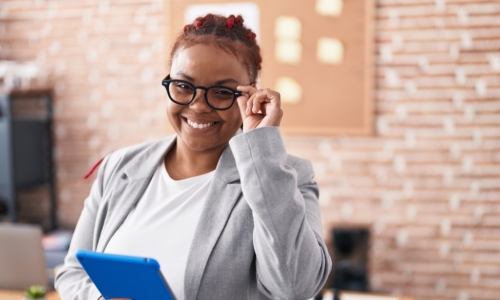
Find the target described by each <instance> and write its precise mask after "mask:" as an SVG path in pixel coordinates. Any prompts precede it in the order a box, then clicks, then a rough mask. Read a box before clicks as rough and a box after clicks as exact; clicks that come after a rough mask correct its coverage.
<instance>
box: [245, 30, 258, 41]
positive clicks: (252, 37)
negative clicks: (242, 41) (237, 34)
mask: <svg viewBox="0 0 500 300" xmlns="http://www.w3.org/2000/svg"><path fill="white" fill-rule="evenodd" d="M256 37H257V35H256V34H255V33H253V32H249V33H247V38H249V39H252V40H255V38H256Z"/></svg>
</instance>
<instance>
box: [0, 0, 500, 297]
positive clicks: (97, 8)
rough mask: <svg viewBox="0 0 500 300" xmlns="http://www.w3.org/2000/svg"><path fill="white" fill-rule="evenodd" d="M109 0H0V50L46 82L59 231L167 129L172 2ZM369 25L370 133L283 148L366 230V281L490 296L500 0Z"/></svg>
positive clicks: (335, 214)
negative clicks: (92, 173)
mask: <svg viewBox="0 0 500 300" xmlns="http://www.w3.org/2000/svg"><path fill="white" fill-rule="evenodd" d="M107 3H108V2H105V1H97V0H94V1H76V0H74V1H50V2H49V1H2V2H1V3H0V46H1V48H0V58H1V59H10V60H18V61H31V60H35V61H37V62H38V63H39V64H41V65H43V66H45V68H46V70H47V71H48V76H47V83H46V84H47V85H49V86H53V87H54V88H55V108H56V116H55V118H56V120H55V121H56V128H55V135H56V142H57V148H56V153H57V156H56V162H57V172H58V173H57V184H58V196H59V221H60V224H61V225H63V226H67V227H71V226H74V224H75V222H76V220H77V218H78V215H79V213H80V211H81V209H82V207H83V200H84V198H85V196H86V195H87V193H88V191H89V188H90V184H91V182H90V181H87V182H85V183H83V184H81V185H76V182H77V181H78V179H79V178H80V177H81V176H82V175H83V174H84V173H85V172H86V171H87V170H88V168H90V166H91V165H92V164H93V162H95V161H96V160H97V159H98V158H99V157H100V156H102V155H104V154H106V153H109V152H110V151H112V150H113V149H117V148H119V147H122V146H125V145H130V144H133V143H137V142H141V141H145V140H150V139H153V138H159V137H162V136H164V135H165V134H166V132H167V128H168V125H167V123H166V120H165V118H164V109H165V101H166V98H165V94H164V90H163V88H162V87H161V86H160V84H159V83H160V80H161V79H162V78H163V76H164V75H165V73H166V68H165V66H166V58H167V55H166V54H167V53H168V43H169V41H170V38H171V37H168V36H165V35H166V34H165V33H166V32H168V30H167V28H168V27H167V26H169V22H168V20H167V19H168V18H167V16H168V14H170V13H171V12H169V11H168V7H169V5H166V2H165V3H164V2H163V1H153V2H151V1H141V0H136V1H114V2H113V3H111V5H107ZM374 21H375V28H376V41H375V43H376V45H375V48H376V53H375V55H376V57H375V62H376V63H375V74H374V80H375V85H376V87H375V100H374V101H375V105H374V107H375V112H374V114H375V117H374V119H375V128H376V129H375V133H374V135H373V136H372V137H347V136H345V137H323V138H321V137H314V138H313V137H286V138H285V140H286V144H287V147H288V149H289V151H290V152H291V153H293V154H297V155H300V156H303V157H306V158H309V159H311V160H312V161H313V163H314V166H315V171H316V173H317V180H318V182H319V183H320V185H321V199H320V201H321V206H322V211H323V219H324V224H325V228H328V227H329V226H332V225H335V224H347V225H366V226H369V227H371V229H372V241H373V243H372V249H371V256H370V258H371V284H372V287H373V288H374V289H375V290H379V291H388V292H394V293H404V294H409V295H414V296H416V297H417V299H458V300H467V299H498V298H499V295H500V285H499V278H500V251H499V249H500V29H499V28H500V2H498V1H475V0H447V1H444V0H439V1H438V0H436V1H434V0H378V1H377V2H376V11H375V20H374ZM264 68H265V66H264ZM39 84H43V82H39Z"/></svg>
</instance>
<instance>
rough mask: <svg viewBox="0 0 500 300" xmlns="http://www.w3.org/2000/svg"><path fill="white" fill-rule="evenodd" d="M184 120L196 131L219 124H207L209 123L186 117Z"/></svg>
mask: <svg viewBox="0 0 500 300" xmlns="http://www.w3.org/2000/svg"><path fill="white" fill-rule="evenodd" d="M184 120H185V121H186V123H187V124H188V125H189V126H190V127H191V128H195V129H205V128H208V127H211V126H213V125H214V124H216V123H217V122H207V121H194V120H191V119H188V118H185V117H184Z"/></svg>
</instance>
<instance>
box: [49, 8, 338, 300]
mask: <svg viewBox="0 0 500 300" xmlns="http://www.w3.org/2000/svg"><path fill="white" fill-rule="evenodd" d="M261 60H262V59H261V56H260V49H259V46H258V45H257V44H256V41H255V34H254V33H253V32H251V31H250V30H249V29H247V28H246V27H245V26H244V25H243V19H242V18H241V16H238V17H234V16H230V17H229V18H226V17H222V16H217V15H212V14H209V15H207V16H205V17H202V18H198V19H196V21H195V22H194V23H193V24H190V25H186V26H185V28H184V32H183V33H182V34H181V35H180V36H179V37H178V38H177V40H176V42H175V44H174V46H173V49H172V52H171V66H170V75H169V76H167V77H166V78H165V79H164V80H163V82H162V84H163V85H164V86H165V88H166V91H167V96H168V97H169V99H170V100H169V101H167V102H168V104H167V115H168V119H169V121H170V124H171V125H172V127H173V128H174V129H175V131H176V133H177V134H176V136H174V137H169V138H165V139H162V140H158V141H153V142H148V143H145V144H141V145H136V146H132V147H129V148H125V149H122V150H119V151H117V152H114V153H112V154H110V155H109V156H108V157H106V158H105V159H104V161H103V163H102V165H101V166H100V169H99V173H98V177H97V179H96V181H95V183H94V184H93V186H92V190H91V193H90V195H89V197H88V198H87V199H86V201H85V207H84V209H83V212H82V214H81V216H80V219H79V221H78V224H77V226H76V229H75V233H74V237H73V240H72V242H71V247H70V250H69V253H68V256H67V257H66V261H65V265H64V267H63V268H62V269H61V271H60V272H59V274H58V275H57V278H56V288H57V290H58V291H59V293H60V294H61V296H62V299H98V298H99V297H100V294H99V292H98V291H97V289H96V288H95V287H94V286H93V284H92V282H91V281H90V279H89V278H88V277H87V275H86V273H85V271H84V270H83V269H82V268H81V266H80V264H79V263H78V261H77V260H76V258H75V252H76V251H77V250H79V249H88V250H94V251H101V252H109V253H118V254H128V255H137V256H148V257H153V258H155V259H157V260H158V261H159V262H160V265H161V266H162V268H161V271H162V273H163V275H164V277H165V279H166V281H167V282H168V284H169V286H170V288H171V290H172V291H173V293H174V295H175V297H176V298H177V299H180V300H182V299H231V300H232V299H307V298H310V297H312V296H314V295H315V294H316V293H317V292H318V291H319V290H320V289H321V287H322V285H323V283H324V282H325V280H326V278H327V276H328V274H329V272H330V269H331V261H330V257H329V256H328V254H327V250H326V247H325V245H324V242H323V239H322V227H321V219H320V212H319V206H318V187H317V184H316V183H315V182H314V181H313V171H312V167H311V164H310V163H309V162H308V161H306V160H303V159H300V158H297V157H293V156H290V155H287V153H286V150H285V148H284V145H283V141H282V138H281V135H280V131H279V127H278V126H279V124H280V120H281V117H282V114H283V113H282V110H281V108H280V95H279V94H278V93H277V92H275V91H273V90H270V89H258V88H257V87H256V84H255V82H256V80H257V76H258V72H259V70H260V68H261ZM240 127H241V129H242V132H238V131H239V130H240Z"/></svg>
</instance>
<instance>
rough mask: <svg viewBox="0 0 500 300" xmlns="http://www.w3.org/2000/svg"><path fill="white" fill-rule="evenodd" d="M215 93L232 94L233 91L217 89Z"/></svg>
mask: <svg viewBox="0 0 500 300" xmlns="http://www.w3.org/2000/svg"><path fill="white" fill-rule="evenodd" d="M215 94H216V95H221V96H232V95H233V92H232V91H230V90H218V91H216V92H215Z"/></svg>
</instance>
